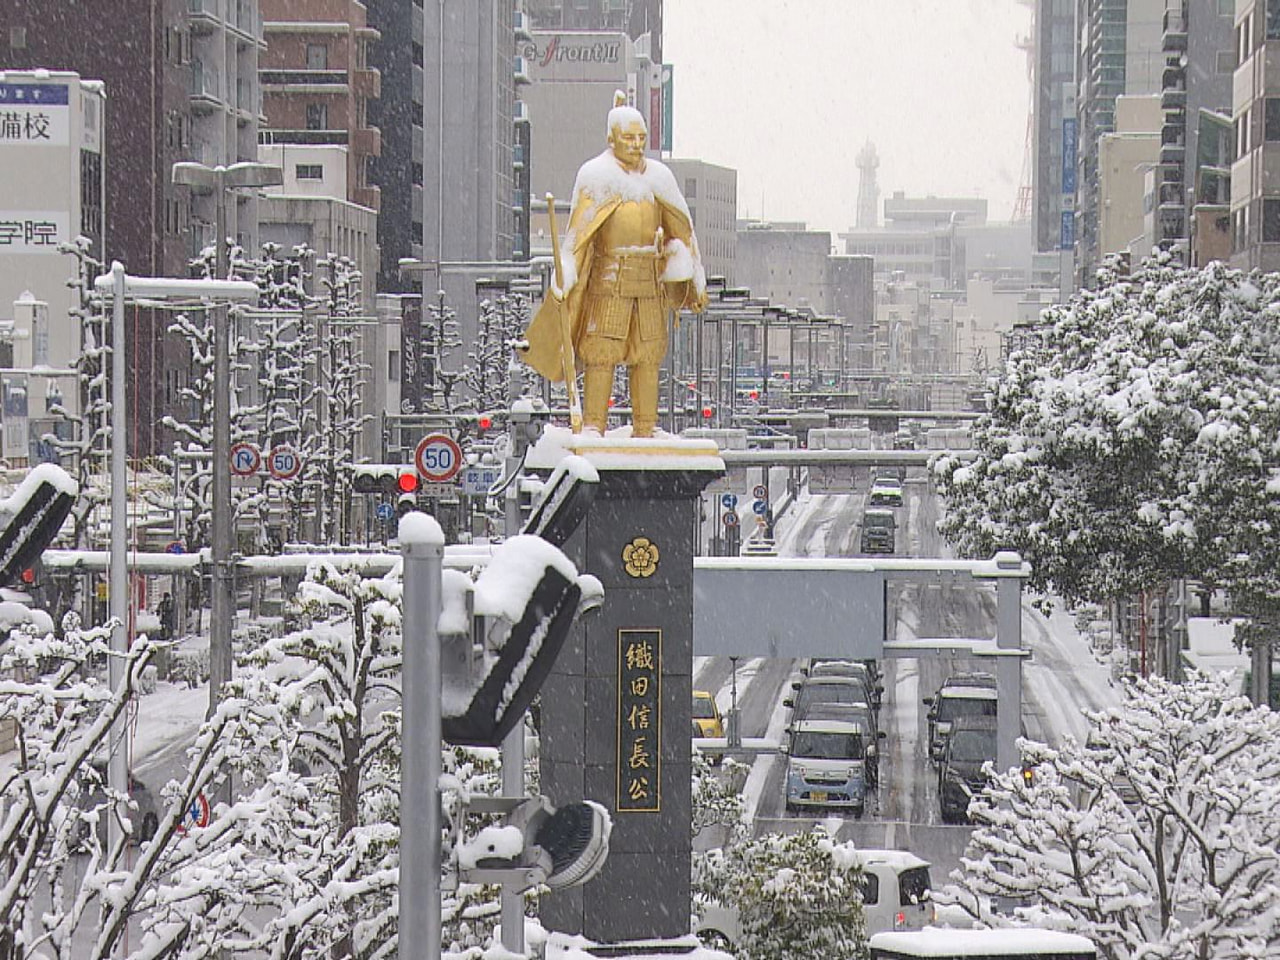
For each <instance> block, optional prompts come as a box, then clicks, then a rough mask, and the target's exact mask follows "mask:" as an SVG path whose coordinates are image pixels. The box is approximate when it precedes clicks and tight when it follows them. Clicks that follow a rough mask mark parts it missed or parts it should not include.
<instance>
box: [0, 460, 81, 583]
mask: <svg viewBox="0 0 1280 960" xmlns="http://www.w3.org/2000/svg"><path fill="white" fill-rule="evenodd" d="M79 491H80V488H79V486H78V485H77V484H76V482H75V481H74V480H73V479H71V476H70V475H69V474H68V473H67V472H66V471H65V470H63V469H62V468H61V467H57V466H54V465H53V464H51V463H42V464H40V465H39V466H37V467H35V468H33V469H32V470H31V472H30V473H28V474H27V476H26V477H25V478H24V479H23V481H22V483H20V484H19V485H18V489H17V490H15V491H14V492H13V494H12V495H11V496H9V497H6V498H5V499H4V500H0V586H8V585H9V584H11V583H13V582H14V581H15V580H17V579H18V578H19V577H20V576H22V572H23V571H24V570H27V569H28V568H30V567H31V566H32V565H33V564H34V563H35V562H36V561H37V560H39V559H40V554H42V553H44V550H45V548H46V547H47V546H49V544H50V543H52V542H53V538H54V537H55V536H57V535H58V531H59V530H60V529H61V528H62V523H63V521H64V520H66V519H67V515H68V514H70V513H71V508H72V507H73V506H75V502H76V497H77V495H78V494H79Z"/></svg>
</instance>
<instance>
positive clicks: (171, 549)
mask: <svg viewBox="0 0 1280 960" xmlns="http://www.w3.org/2000/svg"><path fill="white" fill-rule="evenodd" d="M164 552H165V553H172V554H174V555H175V556H178V555H181V554H184V553H186V552H187V548H186V547H184V546H183V545H182V541H181V540H173V541H171V542H170V543H169V545H168V546H167V547H165V548H164Z"/></svg>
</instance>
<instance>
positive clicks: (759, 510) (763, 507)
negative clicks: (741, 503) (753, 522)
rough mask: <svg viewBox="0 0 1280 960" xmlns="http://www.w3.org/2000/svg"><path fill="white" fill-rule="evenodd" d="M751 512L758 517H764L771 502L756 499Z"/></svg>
mask: <svg viewBox="0 0 1280 960" xmlns="http://www.w3.org/2000/svg"><path fill="white" fill-rule="evenodd" d="M751 512H752V513H754V514H755V515H756V516H757V517H763V516H764V515H765V514H766V513H768V512H769V504H768V503H766V502H765V501H764V500H755V501H753V502H752V504H751Z"/></svg>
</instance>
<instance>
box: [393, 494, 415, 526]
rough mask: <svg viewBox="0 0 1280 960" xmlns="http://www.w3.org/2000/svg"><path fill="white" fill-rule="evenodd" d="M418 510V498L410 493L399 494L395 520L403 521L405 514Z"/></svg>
mask: <svg viewBox="0 0 1280 960" xmlns="http://www.w3.org/2000/svg"><path fill="white" fill-rule="evenodd" d="M417 509H418V498H417V497H415V496H414V495H413V494H412V493H402V494H400V499H399V500H398V501H397V502H396V519H397V520H403V519H404V517H405V514H407V513H412V512H413V511H414V510H417Z"/></svg>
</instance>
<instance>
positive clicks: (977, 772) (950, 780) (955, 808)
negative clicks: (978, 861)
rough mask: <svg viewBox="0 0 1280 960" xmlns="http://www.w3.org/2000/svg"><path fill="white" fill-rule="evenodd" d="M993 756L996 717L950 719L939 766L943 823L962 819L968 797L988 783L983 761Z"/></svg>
mask: <svg viewBox="0 0 1280 960" xmlns="http://www.w3.org/2000/svg"><path fill="white" fill-rule="evenodd" d="M995 759H996V719H995V717H960V718H959V719H957V720H955V721H953V722H952V726H951V735H950V736H949V737H948V738H947V744H946V748H945V749H944V750H943V753H942V763H941V765H940V766H939V768H938V799H939V802H940V804H941V806H942V822H943V823H964V822H965V821H966V820H967V819H968V810H969V800H970V798H971V797H972V796H973V795H974V794H976V793H981V792H982V788H983V787H984V786H986V784H987V774H986V773H985V772H983V765H984V764H986V763H988V762H991V763H994V762H995Z"/></svg>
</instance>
